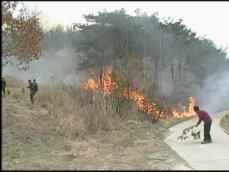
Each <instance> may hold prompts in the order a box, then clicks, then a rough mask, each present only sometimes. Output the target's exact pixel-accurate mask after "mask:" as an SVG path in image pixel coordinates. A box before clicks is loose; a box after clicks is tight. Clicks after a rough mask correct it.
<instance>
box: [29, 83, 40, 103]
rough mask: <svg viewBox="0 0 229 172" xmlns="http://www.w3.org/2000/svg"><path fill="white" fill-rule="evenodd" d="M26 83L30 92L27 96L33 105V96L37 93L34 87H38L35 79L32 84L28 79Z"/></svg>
mask: <svg viewBox="0 0 229 172" xmlns="http://www.w3.org/2000/svg"><path fill="white" fill-rule="evenodd" d="M28 82H29V86H28V87H27V88H29V90H30V95H29V96H30V100H31V102H32V103H33V104H34V96H35V94H36V92H37V91H36V90H37V88H36V87H38V86H36V80H35V79H34V80H33V82H32V81H31V80H30V79H29V80H28ZM34 82H35V83H34Z"/></svg>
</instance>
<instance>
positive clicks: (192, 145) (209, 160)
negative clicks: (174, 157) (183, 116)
mask: <svg viewBox="0 0 229 172" xmlns="http://www.w3.org/2000/svg"><path fill="white" fill-rule="evenodd" d="M226 113H229V111H224V112H220V113H218V114H215V115H214V116H213V115H211V116H212V117H213V122H212V127H211V132H210V133H211V136H212V143H211V144H200V142H201V141H202V140H203V122H201V124H200V125H199V126H198V128H199V127H200V130H201V139H199V140H194V139H193V137H192V136H190V135H189V137H188V139H186V140H184V141H179V140H177V138H178V137H179V136H180V135H181V132H182V131H183V129H184V128H187V127H189V126H192V125H194V124H196V122H197V120H198V118H197V117H196V118H194V119H191V120H188V121H185V122H182V123H180V124H177V125H175V126H174V127H172V128H170V132H171V133H170V135H169V136H168V137H167V138H166V139H165V142H166V143H167V144H168V145H169V146H171V147H172V149H174V150H175V151H176V152H177V153H178V154H179V155H180V156H181V157H182V158H183V159H184V160H185V161H187V162H188V163H189V165H190V166H191V167H192V168H193V169H194V170H229V135H227V134H226V133H225V132H224V131H223V130H222V128H221V127H220V126H219V122H220V119H221V118H222V117H223V116H224V115H225V114H226ZM228 125H229V124H228Z"/></svg>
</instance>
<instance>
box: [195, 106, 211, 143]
mask: <svg viewBox="0 0 229 172" xmlns="http://www.w3.org/2000/svg"><path fill="white" fill-rule="evenodd" d="M193 109H194V111H195V112H196V114H197V115H198V117H199V120H198V122H197V124H196V125H195V127H197V126H198V125H199V124H200V123H201V121H204V140H203V141H202V142H201V144H206V143H211V142H212V138H211V135H210V129H211V124H212V118H211V117H210V115H209V114H208V113H207V112H206V111H204V110H200V108H199V106H194V107H193Z"/></svg>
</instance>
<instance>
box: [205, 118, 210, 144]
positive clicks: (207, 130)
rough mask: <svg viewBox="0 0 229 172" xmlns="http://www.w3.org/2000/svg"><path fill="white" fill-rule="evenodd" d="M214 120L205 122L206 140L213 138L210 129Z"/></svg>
mask: <svg viewBox="0 0 229 172" xmlns="http://www.w3.org/2000/svg"><path fill="white" fill-rule="evenodd" d="M211 124H212V121H207V122H205V123H204V140H211V139H212V138H211V135H210V129H211Z"/></svg>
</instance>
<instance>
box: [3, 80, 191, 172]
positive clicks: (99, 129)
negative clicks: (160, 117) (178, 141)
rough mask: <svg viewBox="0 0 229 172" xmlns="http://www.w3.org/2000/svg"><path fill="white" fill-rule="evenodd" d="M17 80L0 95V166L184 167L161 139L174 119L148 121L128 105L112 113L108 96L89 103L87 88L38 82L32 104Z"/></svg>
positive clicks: (183, 163) (85, 167) (174, 121)
mask: <svg viewBox="0 0 229 172" xmlns="http://www.w3.org/2000/svg"><path fill="white" fill-rule="evenodd" d="M12 83H16V82H12ZM22 85H23V84H22ZM22 85H20V84H17V85H13V84H12V85H10V87H9V89H10V90H11V94H10V95H7V96H6V97H4V98H2V100H3V104H2V105H3V106H2V107H3V108H2V112H3V113H2V124H3V127H2V139H3V141H2V148H3V150H2V165H3V166H2V167H3V169H4V170H26V169H27V170H66V169H67V170H86V169H97V170H98V169H110V170H118V169H124V170H129V169H135V170H137V169H139V170H142V169H151V170H162V169H163V170H166V169H177V168H182V169H187V168H188V165H187V164H186V162H184V161H183V160H182V159H181V158H180V157H179V156H178V155H177V154H176V153H175V152H174V151H173V150H171V149H170V147H169V146H168V145H167V144H166V143H165V142H164V141H163V140H164V138H165V136H166V135H167V134H168V127H170V126H171V125H173V124H175V123H177V122H179V121H178V120H176V119H172V118H170V119H167V120H164V121H160V122H158V123H152V122H151V121H150V120H149V118H148V117H147V116H146V115H145V114H140V113H139V112H137V110H136V109H134V108H133V109H132V110H131V112H132V113H128V114H125V113H123V114H115V113H114V111H113V110H112V102H109V101H108V102H109V103H105V104H104V102H103V101H104V99H103V98H101V97H97V98H96V99H93V101H95V102H94V103H92V104H91V103H90V96H86V95H89V94H90V93H87V92H83V91H82V90H79V89H73V88H57V87H53V86H40V87H39V92H38V94H37V95H36V98H35V99H36V101H35V105H32V104H31V103H30V100H29V91H28V89H27V90H26V92H25V93H22V91H21V86H22ZM110 101H111V100H110ZM124 104H125V103H124ZM105 105H106V106H105ZM98 106H100V108H98ZM98 109H99V110H98ZM123 109H124V110H125V107H124V108H123ZM123 112H124V111H123Z"/></svg>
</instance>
